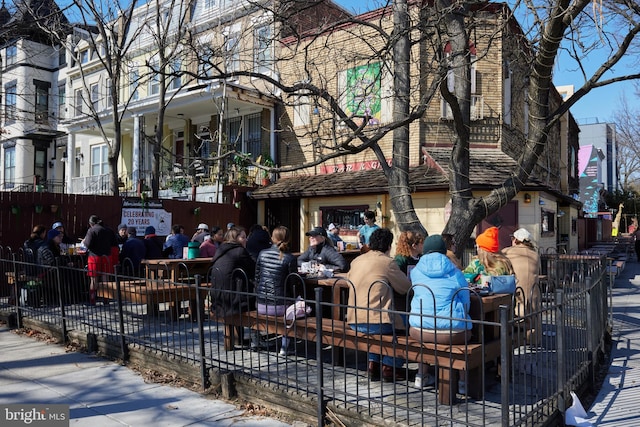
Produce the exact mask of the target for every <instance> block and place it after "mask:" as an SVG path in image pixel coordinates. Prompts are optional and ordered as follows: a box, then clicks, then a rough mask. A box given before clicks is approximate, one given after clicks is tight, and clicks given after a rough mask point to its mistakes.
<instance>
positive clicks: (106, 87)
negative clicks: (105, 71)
mask: <svg viewBox="0 0 640 427" xmlns="http://www.w3.org/2000/svg"><path fill="white" fill-rule="evenodd" d="M111 85H112V82H111V79H107V81H106V82H105V84H104V91H105V99H106V100H107V108H109V107H111V106H112V105H113V96H111Z"/></svg>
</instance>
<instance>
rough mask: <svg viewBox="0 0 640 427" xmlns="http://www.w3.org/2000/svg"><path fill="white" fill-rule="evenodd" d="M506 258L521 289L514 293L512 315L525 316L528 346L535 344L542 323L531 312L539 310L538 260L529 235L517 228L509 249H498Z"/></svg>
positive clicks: (538, 338) (538, 317)
mask: <svg viewBox="0 0 640 427" xmlns="http://www.w3.org/2000/svg"><path fill="white" fill-rule="evenodd" d="M502 252H503V253H504V255H505V256H506V257H507V258H509V260H510V261H511V265H512V266H513V270H514V273H515V275H516V280H517V286H518V287H519V288H522V290H521V291H520V290H517V291H516V306H515V315H516V316H517V317H525V316H526V318H527V319H526V320H525V322H523V323H522V324H523V325H524V326H525V328H526V336H527V340H528V341H529V342H530V344H534V345H538V344H539V343H540V335H541V333H542V320H541V319H540V316H539V315H535V314H532V313H535V312H536V311H538V310H539V309H540V300H541V291H540V287H539V286H536V283H538V267H539V264H540V262H539V261H540V257H539V255H538V251H537V250H536V249H535V247H534V246H533V243H531V233H529V232H528V231H527V230H526V229H524V228H519V229H517V230H516V231H515V232H514V233H513V234H512V235H511V246H510V247H507V248H504V249H503V250H502Z"/></svg>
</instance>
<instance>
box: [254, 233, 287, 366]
mask: <svg viewBox="0 0 640 427" xmlns="http://www.w3.org/2000/svg"><path fill="white" fill-rule="evenodd" d="M290 240H291V234H290V233H289V229H288V228H287V227H283V226H280V227H276V228H274V229H273V232H272V233H271V242H272V246H271V247H270V248H267V249H264V250H262V251H260V254H259V255H258V259H257V261H256V292H257V294H258V296H257V309H258V314H266V315H269V316H283V315H284V313H285V311H286V310H287V300H286V299H285V297H287V296H291V295H287V289H286V280H287V276H288V275H289V274H291V273H295V272H296V271H298V264H297V262H296V258H295V257H294V256H293V255H292V254H291V250H290V248H289V242H290ZM288 341H289V340H288V338H287V337H286V336H283V337H282V347H281V349H282V353H283V355H285V354H287V352H288V344H289V343H288ZM251 347H252V348H254V349H256V348H259V347H260V341H259V337H258V336H257V335H254V336H253V337H252V342H251Z"/></svg>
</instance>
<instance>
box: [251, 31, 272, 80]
mask: <svg viewBox="0 0 640 427" xmlns="http://www.w3.org/2000/svg"><path fill="white" fill-rule="evenodd" d="M253 46H254V60H255V67H254V68H255V71H256V72H257V73H263V74H266V73H268V72H269V70H270V67H271V61H272V55H271V27H270V26H268V25H262V26H259V27H257V28H256V30H255V37H254V41H253Z"/></svg>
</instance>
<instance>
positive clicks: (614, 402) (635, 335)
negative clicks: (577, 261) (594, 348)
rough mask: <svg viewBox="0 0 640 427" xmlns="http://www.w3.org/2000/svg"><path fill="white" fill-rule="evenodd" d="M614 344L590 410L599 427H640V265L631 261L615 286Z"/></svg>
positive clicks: (589, 413) (592, 421)
mask: <svg viewBox="0 0 640 427" xmlns="http://www.w3.org/2000/svg"><path fill="white" fill-rule="evenodd" d="M612 335H613V345H612V349H611V366H610V367H609V371H608V372H607V377H606V378H605V380H604V383H603V384H602V388H601V389H600V392H599V393H598V395H597V396H596V399H595V400H594V403H593V405H592V406H591V408H590V409H589V410H588V413H587V418H588V420H589V422H591V424H592V425H593V426H598V427H605V426H611V427H614V426H615V427H625V426H628V427H637V426H640V409H639V405H638V392H640V263H638V262H636V261H635V257H633V261H631V262H627V263H626V266H625V269H624V270H623V271H622V273H621V274H620V275H619V276H618V277H617V278H616V280H615V284H614V287H613V334H612Z"/></svg>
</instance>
